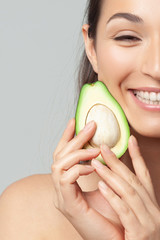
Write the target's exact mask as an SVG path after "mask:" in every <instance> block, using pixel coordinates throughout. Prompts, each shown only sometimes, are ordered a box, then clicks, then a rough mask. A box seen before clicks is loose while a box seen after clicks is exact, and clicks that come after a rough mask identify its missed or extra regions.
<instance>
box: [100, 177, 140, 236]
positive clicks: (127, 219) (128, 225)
mask: <svg viewBox="0 0 160 240" xmlns="http://www.w3.org/2000/svg"><path fill="white" fill-rule="evenodd" d="M98 187H99V190H100V192H101V193H102V195H103V197H104V198H105V199H106V200H107V201H108V202H109V204H110V205H111V207H112V208H113V209H114V210H115V212H116V213H117V215H118V216H119V218H120V220H121V223H122V225H123V227H124V228H125V230H126V231H127V232H130V231H131V229H133V227H134V228H135V229H136V230H137V229H139V227H140V222H139V220H138V218H137V217H136V215H135V214H134V212H133V211H132V209H131V208H130V207H129V206H128V204H126V203H125V202H124V201H123V200H122V199H121V198H120V197H119V196H117V195H116V194H115V193H114V191H113V190H112V189H111V188H110V187H109V186H108V185H107V184H106V183H104V182H103V181H100V182H99V184H98Z"/></svg>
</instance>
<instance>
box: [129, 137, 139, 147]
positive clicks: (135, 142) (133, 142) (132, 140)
mask: <svg viewBox="0 0 160 240" xmlns="http://www.w3.org/2000/svg"><path fill="white" fill-rule="evenodd" d="M130 141H131V143H132V144H133V145H134V146H138V143H137V140H136V138H135V137H134V136H133V135H131V136H130Z"/></svg>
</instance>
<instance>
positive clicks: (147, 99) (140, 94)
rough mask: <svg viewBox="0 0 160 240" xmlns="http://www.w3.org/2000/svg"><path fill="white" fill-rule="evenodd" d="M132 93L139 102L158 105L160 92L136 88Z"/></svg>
mask: <svg viewBox="0 0 160 240" xmlns="http://www.w3.org/2000/svg"><path fill="white" fill-rule="evenodd" d="M133 93H134V95H135V96H136V97H137V98H138V99H139V100H140V101H141V102H144V103H147V104H154V105H160V93H156V92H146V91H137V90H134V91H133Z"/></svg>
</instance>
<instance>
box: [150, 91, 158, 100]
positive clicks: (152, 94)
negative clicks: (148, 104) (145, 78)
mask: <svg viewBox="0 0 160 240" xmlns="http://www.w3.org/2000/svg"><path fill="white" fill-rule="evenodd" d="M149 97H150V100H151V101H156V100H157V94H156V93H155V92H151V93H150V95H149Z"/></svg>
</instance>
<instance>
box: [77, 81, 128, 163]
mask: <svg viewBox="0 0 160 240" xmlns="http://www.w3.org/2000/svg"><path fill="white" fill-rule="evenodd" d="M75 120H76V135H78V133H79V132H80V131H81V130H82V129H83V128H84V127H85V125H86V124H87V123H88V122H90V121H91V120H94V121H95V122H96V124H97V129H96V132H95V134H94V136H93V138H92V139H91V140H90V141H89V142H88V143H87V144H85V146H84V148H94V147H100V145H101V144H107V145H108V146H109V147H110V149H111V151H112V152H114V154H115V155H116V156H117V158H120V157H121V156H122V155H123V154H124V153H125V151H126V150H127V147H128V139H129V136H130V129H129V125H128V121H127V119H126V116H125V114H124V112H123V110H122V108H121V106H120V105H119V103H118V102H117V101H116V100H115V98H113V96H112V95H111V94H110V92H109V91H108V89H107V87H106V85H105V84H104V83H103V82H101V81H97V82H95V83H88V84H85V85H84V86H83V87H82V89H81V92H80V96H79V100H78V104H77V110H76V116H75ZM97 159H98V160H100V161H101V162H103V163H104V160H103V158H102V156H101V155H99V156H98V157H97Z"/></svg>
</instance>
